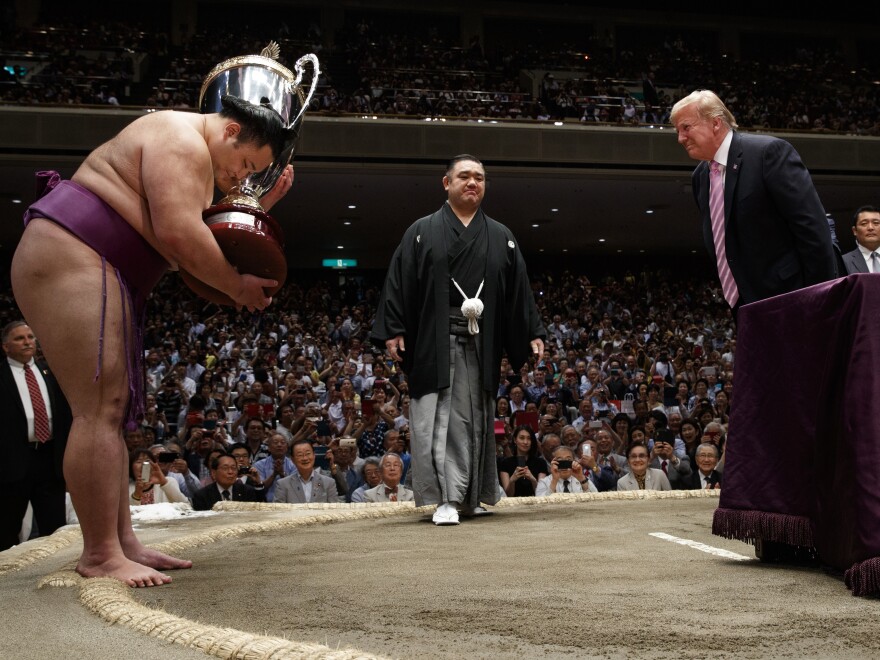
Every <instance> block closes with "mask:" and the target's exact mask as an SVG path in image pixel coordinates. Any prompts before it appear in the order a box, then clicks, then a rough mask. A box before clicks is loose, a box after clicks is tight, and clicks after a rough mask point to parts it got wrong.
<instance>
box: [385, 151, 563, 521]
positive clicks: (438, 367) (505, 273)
mask: <svg viewBox="0 0 880 660" xmlns="http://www.w3.org/2000/svg"><path fill="white" fill-rule="evenodd" d="M485 186H486V172H485V170H484V169H483V165H482V163H480V161H479V160H477V159H476V158H474V157H473V156H470V155H467V154H464V155H460V156H456V157H455V158H453V159H452V160H451V161H450V163H449V167H448V168H447V171H446V176H445V177H443V187H444V188H445V189H446V191H447V193H448V200H447V203H445V204H444V205H443V206H442V208H441V209H440V210H439V211H437V212H436V213H434V214H432V215H429V216H425V217H424V218H421V219H420V220H417V221H416V222H415V223H413V224H412V225H411V226H410V227H409V229H407V230H406V233H405V234H404V236H403V240H402V241H401V243H400V245H399V246H398V248H397V251H396V252H395V253H394V256H393V257H392V259H391V265H390V267H389V269H388V275H387V278H386V280H385V287H384V289H383V292H382V298H381V300H380V301H379V307H378V311H377V313H376V321H375V323H374V325H373V330H372V340H373V342H375V343H376V344H379V345H382V344H384V346H385V347H386V348H387V349H388V352H389V354H390V355H391V357H392V359H394V360H397V361H402V363H403V370H404V372H405V373H406V374H407V377H408V381H409V390H410V394H411V397H412V399H411V401H410V432H411V451H412V471H413V477H412V486H413V490H414V491H415V500H416V504H417V505H418V506H424V505H427V504H437V505H438V507H437V511H436V512H435V513H434V522H435V523H436V524H438V525H455V524H458V517H459V509H460V510H461V513H462V515H481V514H485V513H488V512H487V511H486V510H485V509H484V508H483V507H482V506H480V503H481V502H483V503H486V504H495V502H497V501H498V495H499V493H498V474H497V467H496V463H495V435H494V394H495V392H496V391H497V389H498V380H499V373H500V372H499V366H500V364H501V357H502V356H503V355H504V354H505V353H506V354H507V355H508V357H509V358H510V363H511V364H513V365H516V366H517V368H518V367H519V366H521V365H522V364H523V363H524V362H525V361H526V359H527V358H528V347H529V345H530V344H531V350H532V353H533V354H534V355H542V354H543V351H544V342H543V338H544V337H546V332H545V329H544V326H543V324H542V323H541V318H540V316H539V315H538V311H537V308H536V307H535V299H534V296H533V295H532V290H531V286H530V284H529V278H528V275H527V273H526V266H525V262H524V261H523V258H522V254H521V253H520V251H519V247H518V246H517V244H516V241H515V240H514V238H513V234H512V233H511V232H510V230H509V229H508V228H507V227H505V226H504V225H502V224H500V223H498V222H496V221H495V220H492V219H491V218H489V217H488V216H486V215H485V214H484V213H483V212H482V210H481V209H480V204H481V202H482V200H483V195H484V193H485Z"/></svg>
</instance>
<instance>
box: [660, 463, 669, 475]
mask: <svg viewBox="0 0 880 660" xmlns="http://www.w3.org/2000/svg"><path fill="white" fill-rule="evenodd" d="M668 462H669V461H663V462H662V463H661V464H660V467H661V468H662V469H663V474H667V475H668V474H669V473H668V472H667V471H666V464H667V463H668Z"/></svg>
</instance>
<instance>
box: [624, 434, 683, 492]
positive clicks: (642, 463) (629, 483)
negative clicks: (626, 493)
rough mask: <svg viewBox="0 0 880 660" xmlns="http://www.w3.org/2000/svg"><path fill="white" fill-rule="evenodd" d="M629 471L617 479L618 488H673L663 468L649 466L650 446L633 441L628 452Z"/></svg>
mask: <svg viewBox="0 0 880 660" xmlns="http://www.w3.org/2000/svg"><path fill="white" fill-rule="evenodd" d="M626 462H627V464H628V465H629V472H628V473H627V474H625V475H623V476H622V477H621V478H620V479H618V481H617V490H672V486H671V485H670V484H669V479H668V478H667V477H666V475H665V474H663V470H658V469H657V468H652V467H648V465H649V464H650V462H651V457H650V452H649V451H648V446H647V445H646V444H644V443H642V442H633V443H632V444H631V445H630V447H629V451H627V454H626Z"/></svg>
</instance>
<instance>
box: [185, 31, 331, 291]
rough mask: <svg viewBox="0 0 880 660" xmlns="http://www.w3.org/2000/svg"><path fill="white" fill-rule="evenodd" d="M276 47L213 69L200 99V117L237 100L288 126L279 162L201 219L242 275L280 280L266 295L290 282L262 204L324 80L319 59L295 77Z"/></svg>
mask: <svg viewBox="0 0 880 660" xmlns="http://www.w3.org/2000/svg"><path fill="white" fill-rule="evenodd" d="M279 52H280V51H279V47H278V44H276V43H274V42H271V43H270V44H269V45H268V46H267V47H266V48H264V49H263V51H262V52H261V53H260V54H259V55H242V56H239V57H233V58H231V59H228V60H226V61H224V62H221V63H220V64H218V65H217V66H215V67H214V68H213V69H212V70H211V72H210V73H209V74H208V76H207V77H206V78H205V82H204V83H203V84H202V90H201V94H200V95H199V112H201V113H213V112H220V110H222V107H223V106H222V104H221V102H220V99H221V98H222V97H223V96H225V95H227V94H228V95H231V96H236V97H238V98H241V99H243V100H245V101H249V102H250V103H253V104H255V105H260V104H268V105H269V106H271V107H272V109H274V110H275V111H276V112H277V113H278V114H279V115H280V116H281V119H282V120H283V122H284V124H285V125H286V126H287V139H286V140H285V144H284V148H283V149H282V150H281V153H280V154H279V156H278V158H276V159H275V161H274V162H273V163H272V164H271V165H269V167H268V168H266V169H265V170H263V171H262V172H256V173H254V174H251V175H250V176H248V177H247V178H245V179H242V180H240V181H239V182H238V184H237V185H235V186H233V187H232V188H231V189H230V190H229V192H228V193H227V195H226V196H225V197H224V198H223V199H221V200H220V202H218V203H217V204H215V205H214V206H211V207H210V208H208V209H206V210H205V211H204V212H203V213H202V217H203V219H204V221H205V223H206V224H207V225H208V227H209V228H210V229H211V232H212V233H213V234H214V238H215V239H216V240H217V243H218V244H219V245H220V248H221V250H223V254H224V255H225V256H226V258H227V259H228V260H229V262H230V263H231V264H232V265H233V266H235V267H236V268H237V269H238V270H239V272H242V273H249V274H252V275H257V276H259V277H266V278H271V279H275V280H278V286H277V287H273V288H272V290H267V291H266V293H267V295H272V294H274V293H275V292H276V291H277V290H278V289H280V288H281V286H282V285H283V284H284V280H285V279H286V277H287V259H286V257H285V256H284V233H283V232H282V230H281V227H280V225H279V224H278V222H277V221H276V220H275V219H274V218H272V217H271V216H270V215H269V214H268V213H266V211H265V210H264V209H263V207H262V206H260V202H259V199H260V197H262V196H263V195H264V194H265V193H267V192H268V191H269V190H271V189H272V186H274V185H275V183H276V182H277V181H278V179H279V177H280V176H281V174H282V173H283V172H284V169H285V168H286V167H287V165H288V164H289V163H290V161H291V160H292V159H293V154H294V151H295V149H296V144H297V139H298V137H299V131H300V127H301V126H302V119H303V115H304V114H305V112H306V110H307V109H308V107H309V103H310V102H311V100H312V96H313V95H314V93H315V88H316V86H317V84H318V78H319V76H320V67H319V63H318V58H317V57H316V56H315V55H312V54H309V55H304V56H302V57H301V58H299V59H298V60H297V61H296V64H295V65H294V70H295V72H296V73H295V74H294V73H293V72H291V71H290V69H288V68H287V67H285V66H282V65H281V64H280V63H279V62H278V61H277V59H278V55H279ZM307 63H311V65H312V79H311V84H310V86H309V90H308V93H307V94H306V93H304V92H303V88H302V86H301V83H302V78H303V74H304V73H305V65H306V64H307ZM181 275H182V277H183V279H184V281H185V282H186V284H187V285H188V286H189V287H190V288H191V289H193V290H194V291H195V292H196V293H198V294H199V295H200V296H201V297H203V298H205V299H207V300H210V301H212V302H216V303H218V304H226V305H230V304H232V300H231V299H230V298H229V297H228V296H227V295H226V294H224V293H222V292H220V291H218V290H217V289H214V288H213V287H210V286H208V285H207V284H205V283H204V282H201V281H200V280H198V279H196V278H194V277H193V276H192V275H190V274H189V273H186V272H184V271H181Z"/></svg>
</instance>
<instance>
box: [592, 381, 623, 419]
mask: <svg viewBox="0 0 880 660" xmlns="http://www.w3.org/2000/svg"><path fill="white" fill-rule="evenodd" d="M593 394H594V395H595V397H596V398H595V399H593V414H594V415H595V416H596V417H597V418H598V419H602V418H605V419H608V420H609V421H610V420H611V419H612V418H613V417H614V416H615V415H616V414H617V413H619V412H620V411H619V410H618V409H617V406H615V405H614V404H613V403H611V402H610V401H609V400H608V388H606V387H605V386H604V385H602V384H599V385H596V387H595V389H594V390H593Z"/></svg>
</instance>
